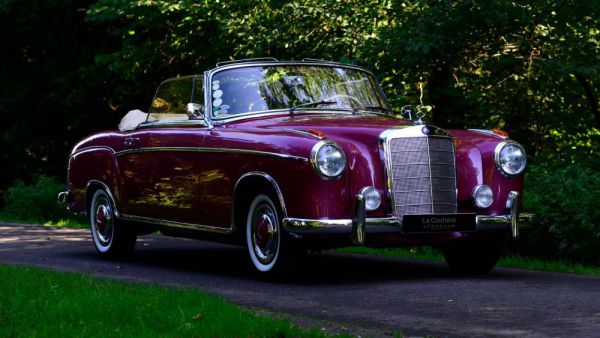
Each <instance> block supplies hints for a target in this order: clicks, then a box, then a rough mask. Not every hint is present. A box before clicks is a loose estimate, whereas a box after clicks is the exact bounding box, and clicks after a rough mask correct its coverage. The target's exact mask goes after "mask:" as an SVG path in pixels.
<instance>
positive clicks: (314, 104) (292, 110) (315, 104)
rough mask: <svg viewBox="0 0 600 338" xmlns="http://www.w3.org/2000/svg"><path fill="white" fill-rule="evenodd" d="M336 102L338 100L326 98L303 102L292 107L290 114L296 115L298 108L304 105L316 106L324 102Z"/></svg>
mask: <svg viewBox="0 0 600 338" xmlns="http://www.w3.org/2000/svg"><path fill="white" fill-rule="evenodd" d="M335 103H337V102H335V101H325V100H321V101H313V102H306V103H302V104H299V105H295V106H293V107H292V108H290V115H294V112H295V111H296V109H298V108H302V107H314V106H320V105H322V104H328V105H329V104H335Z"/></svg>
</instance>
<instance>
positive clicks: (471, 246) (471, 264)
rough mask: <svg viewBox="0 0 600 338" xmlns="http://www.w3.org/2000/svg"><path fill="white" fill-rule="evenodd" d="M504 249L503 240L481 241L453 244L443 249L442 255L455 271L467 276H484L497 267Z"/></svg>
mask: <svg viewBox="0 0 600 338" xmlns="http://www.w3.org/2000/svg"><path fill="white" fill-rule="evenodd" d="M503 249H504V241H503V240H498V239H496V240H480V241H473V242H463V243H452V244H451V245H448V246H445V247H443V248H442V253H443V254H444V259H445V261H446V263H447V264H448V266H450V268H451V269H452V270H453V271H455V272H457V273H460V274H466V275H483V274H486V273H488V272H490V271H491V270H492V269H493V268H494V267H495V266H496V263H498V260H499V259H500V255H501V254H502V250H503Z"/></svg>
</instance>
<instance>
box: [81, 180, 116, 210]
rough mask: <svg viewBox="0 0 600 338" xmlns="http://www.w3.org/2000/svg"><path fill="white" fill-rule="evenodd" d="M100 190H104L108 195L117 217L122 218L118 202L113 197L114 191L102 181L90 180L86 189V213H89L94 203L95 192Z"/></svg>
mask: <svg viewBox="0 0 600 338" xmlns="http://www.w3.org/2000/svg"><path fill="white" fill-rule="evenodd" d="M98 189H103V190H104V191H106V193H107V194H108V198H109V199H110V202H111V203H112V205H113V210H114V213H115V216H116V217H120V215H121V214H119V209H118V207H117V201H116V200H115V196H114V195H113V192H112V190H111V189H110V188H109V187H108V185H107V184H106V183H104V182H102V181H100V180H89V181H88V183H87V185H86V187H85V194H84V200H85V207H86V211H87V212H88V213H89V212H90V210H89V208H90V203H91V202H92V197H93V196H94V192H95V191H96V190H98Z"/></svg>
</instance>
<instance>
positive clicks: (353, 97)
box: [211, 65, 387, 119]
mask: <svg viewBox="0 0 600 338" xmlns="http://www.w3.org/2000/svg"><path fill="white" fill-rule="evenodd" d="M211 97H212V114H213V117H214V118H215V119H223V118H227V117H231V116H232V115H240V114H248V113H257V112H268V111H271V110H281V109H289V108H292V107H294V106H298V105H302V104H306V103H311V102H312V103H314V102H318V101H327V104H324V105H319V104H316V105H312V106H311V105H308V106H306V107H303V108H302V109H298V110H302V111H304V110H315V109H318V110H329V111H336V110H338V111H339V110H345V111H351V110H353V109H362V108H365V107H383V108H387V103H386V101H385V98H384V97H383V94H382V93H381V90H380V89H379V85H378V84H377V82H376V81H375V79H374V78H373V76H372V75H370V74H369V73H367V72H364V71H361V70H357V69H354V68H345V67H336V66H315V65H310V66H308V65H273V66H249V67H241V68H233V69H228V70H223V71H220V72H217V73H215V74H214V75H213V77H212V83H211Z"/></svg>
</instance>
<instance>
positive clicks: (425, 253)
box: [337, 247, 600, 276]
mask: <svg viewBox="0 0 600 338" xmlns="http://www.w3.org/2000/svg"><path fill="white" fill-rule="evenodd" d="M337 251H338V252H344V253H353V254H363V255H375V256H388V257H403V258H415V259H422V260H430V261H437V262H443V261H444V256H442V253H441V252H439V251H438V250H435V249H432V248H430V247H416V248H385V249H373V248H366V247H349V248H342V249H338V250H337ZM498 266H503V267H507V268H519V269H528V270H539V271H551V272H563V273H575V274H580V275H586V276H600V266H591V265H584V264H580V263H573V262H568V261H561V260H554V261H549V260H542V259H537V258H528V257H521V256H516V255H509V256H505V257H502V258H501V259H500V261H499V262H498Z"/></svg>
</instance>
